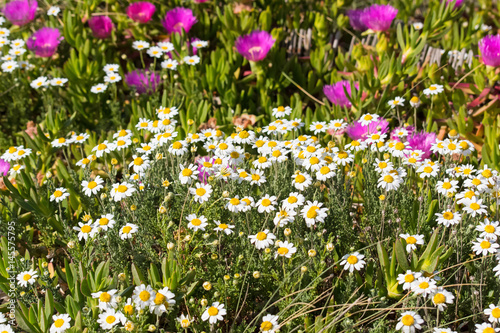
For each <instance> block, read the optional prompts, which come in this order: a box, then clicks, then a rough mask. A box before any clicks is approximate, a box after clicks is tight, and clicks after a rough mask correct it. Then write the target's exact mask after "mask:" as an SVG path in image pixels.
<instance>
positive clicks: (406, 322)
mask: <svg viewBox="0 0 500 333" xmlns="http://www.w3.org/2000/svg"><path fill="white" fill-rule="evenodd" d="M423 323H424V320H423V319H422V317H420V316H419V315H418V314H417V313H416V312H414V311H405V312H403V313H402V314H401V317H400V318H399V321H398V324H397V325H396V330H401V331H402V332H403V333H414V332H415V331H416V330H419V329H421V328H422V326H421V325H422V324H423Z"/></svg>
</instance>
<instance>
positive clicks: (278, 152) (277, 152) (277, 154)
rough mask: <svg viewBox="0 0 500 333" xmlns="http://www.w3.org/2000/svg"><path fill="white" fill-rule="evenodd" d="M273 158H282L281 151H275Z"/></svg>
mask: <svg viewBox="0 0 500 333" xmlns="http://www.w3.org/2000/svg"><path fill="white" fill-rule="evenodd" d="M272 155H273V157H280V156H281V152H280V151H279V150H275V151H273V154H272Z"/></svg>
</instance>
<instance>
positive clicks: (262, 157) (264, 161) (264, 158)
mask: <svg viewBox="0 0 500 333" xmlns="http://www.w3.org/2000/svg"><path fill="white" fill-rule="evenodd" d="M258 161H259V163H266V162H267V158H266V157H265V156H261V157H259V159H258Z"/></svg>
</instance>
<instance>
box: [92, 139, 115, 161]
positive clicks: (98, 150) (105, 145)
mask: <svg viewBox="0 0 500 333" xmlns="http://www.w3.org/2000/svg"><path fill="white" fill-rule="evenodd" d="M112 150H114V145H113V143H109V142H108V140H105V141H104V142H102V143H100V144H98V145H97V146H95V147H94V148H92V151H95V155H96V157H102V155H104V153H110V152H111V151H112Z"/></svg>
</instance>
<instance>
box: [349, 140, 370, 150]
mask: <svg viewBox="0 0 500 333" xmlns="http://www.w3.org/2000/svg"><path fill="white" fill-rule="evenodd" d="M366 147H367V145H366V143H365V142H364V141H359V140H353V141H351V142H350V143H349V144H347V145H346V146H345V149H346V150H350V151H354V152H358V151H362V150H365V149H366Z"/></svg>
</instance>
